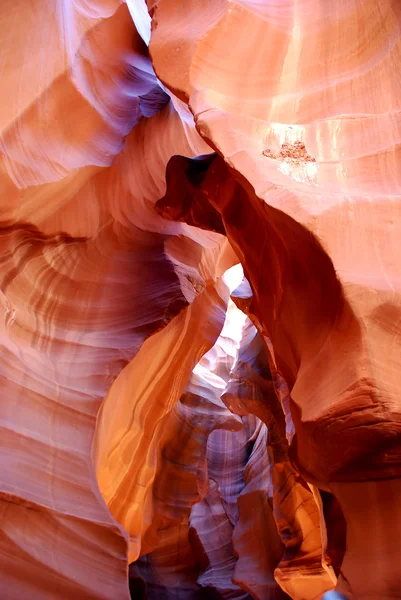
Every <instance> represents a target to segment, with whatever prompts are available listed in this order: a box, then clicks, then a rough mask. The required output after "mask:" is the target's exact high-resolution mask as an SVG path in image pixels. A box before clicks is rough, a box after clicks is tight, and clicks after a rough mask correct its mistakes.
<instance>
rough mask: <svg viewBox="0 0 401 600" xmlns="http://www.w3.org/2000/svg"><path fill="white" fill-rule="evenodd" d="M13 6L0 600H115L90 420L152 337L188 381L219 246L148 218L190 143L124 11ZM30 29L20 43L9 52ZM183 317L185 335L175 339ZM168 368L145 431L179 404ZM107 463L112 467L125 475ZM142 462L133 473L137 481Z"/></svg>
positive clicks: (4, 211)
mask: <svg viewBox="0 0 401 600" xmlns="http://www.w3.org/2000/svg"><path fill="white" fill-rule="evenodd" d="M19 8H20V9H18V7H16V6H15V5H14V6H13V10H12V11H7V10H6V11H5V13H4V14H5V17H4V20H3V21H2V27H3V28H4V31H6V32H9V34H7V35H9V37H10V39H9V44H8V45H7V47H6V49H4V52H3V55H2V58H3V61H2V68H3V71H2V77H3V78H2V85H3V98H4V103H3V105H2V106H3V108H4V110H3V112H2V118H3V120H2V138H1V140H2V141H1V152H2V154H1V183H2V189H3V194H2V197H1V201H0V202H1V226H0V247H1V265H0V280H1V295H0V299H1V304H2V311H1V315H2V318H1V325H0V326H1V333H0V340H1V346H2V361H1V388H2V391H1V394H2V398H3V399H4V402H2V403H1V427H2V435H1V444H2V456H3V462H2V473H1V498H0V512H1V525H2V526H1V542H0V544H1V552H0V556H1V559H0V570H1V581H2V597H3V598H5V599H7V600H14V599H20V598H25V597H26V598H33V599H35V598H38V599H41V600H42V599H43V598H45V597H47V598H68V599H70V598H72V597H77V598H96V599H97V598H105V599H111V598H113V599H114V598H121V599H122V598H128V597H129V593H128V583H127V571H128V541H129V540H128V532H129V533H131V530H130V528H129V527H128V526H127V529H126V530H125V529H123V528H122V527H121V525H119V524H118V522H117V521H116V520H115V519H114V517H113V516H112V515H115V516H117V517H118V518H120V521H124V524H125V517H123V516H122V515H123V511H124V509H125V506H126V503H125V499H124V497H123V496H122V498H121V500H120V501H119V502H116V503H113V502H112V501H111V500H110V510H109V509H108V508H107V507H106V504H105V502H104V498H103V497H102V495H101V493H100V491H99V487H98V481H97V479H96V470H95V465H94V460H93V459H92V444H93V442H94V443H95V449H96V452H99V457H102V456H103V455H107V457H109V455H111V458H110V460H111V461H112V460H113V456H112V451H113V448H115V447H116V446H118V443H119V442H120V438H119V435H120V434H121V435H122V432H121V431H120V432H118V431H117V432H116V431H114V430H113V425H114V424H116V426H119V424H118V422H117V423H115V422H114V421H112V420H110V422H109V423H108V424H107V427H105V426H104V424H102V421H101V419H100V420H99V426H100V429H101V431H104V438H102V435H99V434H98V435H97V436H96V439H94V434H95V428H96V419H97V416H98V412H99V408H100V406H101V403H102V401H103V400H104V398H105V397H106V395H107V392H108V390H109V389H110V392H109V395H108V396H107V398H108V401H106V402H105V405H104V410H103V412H102V414H107V410H108V402H109V398H111V400H110V401H111V402H113V390H114V389H117V390H121V389H125V388H126V387H128V381H130V379H129V378H130V376H132V372H134V373H135V372H136V373H138V369H141V368H143V363H142V362H141V361H143V360H144V358H145V360H146V357H147V356H149V355H148V354H147V352H149V351H152V345H150V346H149V344H148V345H147V346H145V347H144V348H143V350H142V351H141V352H140V353H139V354H138V351H139V349H140V348H141V346H142V344H143V342H144V341H145V339H146V338H147V337H149V336H150V335H151V334H153V333H155V332H157V331H159V330H160V334H158V337H157V336H156V337H154V338H152V340H153V341H152V342H151V344H155V343H157V344H159V346H158V349H160V350H161V349H162V348H164V349H165V351H166V352H172V351H173V350H175V351H176V355H175V364H177V361H178V360H179V358H177V357H178V356H179V352H178V349H179V348H182V350H181V352H185V356H186V360H187V365H186V366H185V365H184V367H183V368H182V371H181V377H182V378H184V379H185V377H187V375H186V373H188V374H189V372H190V370H191V368H192V367H191V365H194V364H196V362H197V361H198V359H199V358H200V356H201V355H202V353H204V352H205V351H206V350H207V349H208V348H209V347H210V346H212V345H213V343H214V341H215V339H216V337H217V336H218V334H219V331H220V329H221V326H222V324H223V321H224V314H225V310H224V307H225V304H226V302H227V298H228V290H227V288H226V286H225V285H224V284H223V283H222V282H220V283H218V284H217V287H215V282H216V281H217V280H218V277H219V274H221V273H222V272H224V271H225V269H226V268H227V266H230V264H231V263H230V260H229V261H228V263H227V261H226V259H225V258H224V257H225V248H226V242H225V241H224V240H223V239H222V238H221V237H220V236H216V235H214V234H212V235H209V234H204V233H201V232H197V231H195V230H193V229H192V230H191V229H190V228H187V227H184V228H182V227H181V226H178V227H177V226H176V225H173V226H171V225H169V224H168V223H166V222H164V221H163V220H162V219H160V218H158V217H157V215H155V213H154V210H153V203H154V202H155V201H156V199H157V198H159V197H160V195H161V194H163V191H164V189H165V183H164V171H165V165H166V163H167V160H168V158H169V157H170V156H171V154H172V153H173V151H172V146H174V151H176V149H177V147H180V148H181V150H182V151H183V152H184V153H186V154H188V155H189V156H191V155H194V154H199V153H202V152H204V151H205V149H206V148H207V147H206V145H205V143H204V142H202V140H201V139H200V138H199V136H198V135H197V134H196V132H195V130H194V129H193V128H192V129H190V127H189V126H188V125H187V123H186V121H185V119H184V118H182V119H181V117H180V116H179V115H178V113H177V112H176V111H175V109H174V107H173V106H172V105H171V103H169V104H167V106H166V103H167V102H168V100H169V98H168V96H167V95H166V94H165V93H164V92H163V91H162V90H161V88H160V87H159V86H158V84H157V81H156V78H155V76H154V73H153V70H152V67H151V64H150V60H149V57H148V54H147V49H146V46H145V44H144V43H143V41H142V40H141V38H140V37H139V35H138V34H137V32H136V30H135V26H134V24H133V22H132V19H131V17H130V14H129V12H128V10H127V7H126V6H125V5H119V4H118V3H117V2H103V3H102V2H96V3H75V4H73V3H69V2H67V3H62V5H61V4H60V6H59V7H58V8H57V10H56V7H54V8H52V9H49V8H48V7H47V6H45V5H44V4H43V3H40V2H37V3H35V5H32V6H31V5H30V4H29V5H23V6H20V7H19ZM11 32H13V37H11ZM15 32H18V36H16V35H15ZM30 33H32V34H34V37H33V39H30V43H29V46H28V45H26V44H22V45H20V46H18V47H17V42H18V43H19V41H18V40H24V39H25V38H28V37H29V34H30ZM44 42H45V43H44ZM49 44H50V45H51V46H52V49H53V50H52V53H50V54H49V53H48V47H49ZM18 65H22V72H21V73H19V74H17V73H16V68H17V66H18ZM18 82H20V83H18ZM143 117H147V118H148V120H145V119H143ZM141 118H142V120H141V121H140V119H141ZM139 121H140V123H139ZM138 123H139V124H138ZM137 124H138V125H137ZM135 125H137V127H136V128H134V129H132V128H133V127H134V126H135ZM156 131H157V132H158V133H157V136H156V137H155V135H154V133H155V132H156ZM152 132H153V133H152ZM117 154H118V157H117V158H116V155H117ZM226 263H227V264H226ZM197 294H200V295H199V299H198V302H197V303H196V305H193V306H192V305H191V308H190V309H189V310H188V311H187V310H185V308H186V307H187V306H188V305H189V304H191V303H192V301H193V300H194V298H195V296H196V295H197ZM181 311H184V312H181ZM179 313H180V316H179V318H178V320H177V321H175V320H174V321H173V324H172V325H171V327H167V328H166V329H165V330H164V329H163V328H164V327H165V326H166V325H167V324H168V323H169V322H170V321H171V320H172V319H173V317H174V316H175V315H177V314H179ZM206 315H207V319H208V326H207V327H206V321H205V319H206ZM194 321H195V323H196V327H198V328H199V336H198V337H197V338H196V339H193V337H192V334H191V336H189V334H188V327H193V323H194ZM202 323H203V324H204V325H203V326H202ZM162 329H163V331H161V330H162ZM164 332H165V333H164ZM193 332H194V331H193V330H192V333H193ZM153 347H154V346H153ZM184 348H185V350H184ZM135 356H138V360H136V361H134V363H131V361H132V360H133V358H134V357H135ZM160 360H161V361H162V360H163V354H162V353H161V354H160ZM127 364H128V367H127V369H126V370H123V369H124V367H125V366H126V365H127ZM141 365H142V367H141ZM166 366H167V365H166ZM155 367H156V363H155ZM180 368H181V366H180ZM122 370H123V373H122V374H121V375H122V376H121V379H119V378H118V377H117V376H118V375H119V374H120V372H121V371H122ZM178 372H179V369H177V379H176V384H177V389H176V390H175V389H174V385H173V384H172V381H171V380H170V379H169V380H168V381H169V386H168V387H169V388H170V389H171V390H172V395H171V397H167V396H166V398H164V402H165V406H163V407H160V410H159V412H157V414H156V413H154V419H155V421H157V420H161V419H162V417H163V415H164V413H165V412H166V406H167V407H168V406H170V405H169V403H170V404H171V403H172V402H173V401H174V398H175V397H176V395H177V394H178V396H177V397H179V393H180V392H179V387H180V385H181V383H179V377H180V376H179V375H178ZM116 377H117V381H116V384H115V386H114V387H113V386H112V383H113V381H114V380H115V379H116ZM149 378H150V379H151V378H152V374H151V373H150V372H149ZM153 379H155V377H154V376H153ZM125 380H126V381H125ZM154 383H155V385H156V384H157V382H156V381H154ZM185 383H186V382H185ZM136 385H137V384H135V386H136ZM163 385H164V386H166V385H167V382H166V381H165V382H164V384H163ZM135 386H134V387H135ZM154 393H155V394H156V392H155V391H154ZM175 394H176V395H175ZM133 396H135V392H134V388H133V389H132V390H130V391H129V393H128V399H129V400H130V401H133ZM143 400H144V398H143ZM119 402H120V403H121V404H123V398H122V397H121V398H119ZM133 410H134V408H132V407H131V413H132V411H133ZM135 410H136V413H135V415H136V416H138V414H139V412H140V414H141V416H140V417H138V418H139V422H138V423H136V424H135V427H136V429H137V430H138V431H139V430H141V427H144V434H145V435H152V432H153V431H154V426H155V425H156V422H155V423H152V428H151V430H150V432H149V431H148V430H147V429H146V427H147V424H148V421H149V416H147V415H146V411H144V409H143V406H142V405H140V406H139V407H136V408H135ZM125 414H126V413H124V412H123V410H122V412H121V415H120V418H121V417H123V418H124V416H125ZM117 417H118V415H116V418H117ZM132 435H134V434H133V432H132V431H131V436H132ZM108 442H110V444H113V447H108V445H107V443H108ZM124 443H126V441H125V442H124ZM137 443H138V445H139V446H140V444H141V442H140V439H139V438H138V439H137ZM141 449H142V450H143V442H142V446H141ZM130 450H131V448H130V447H129V448H128V451H130ZM121 452H122V454H121V455H120V456H119V458H118V459H117V462H119V464H121V465H125V466H126V469H127V470H128V469H129V464H128V463H129V460H128V458H127V459H126V458H125V457H126V455H124V452H123V447H121ZM151 452H152V449H150V450H149V454H151ZM142 458H143V461H144V462H143V464H139V463H138V464H137V465H136V468H137V470H139V471H143V470H145V471H146V475H142V477H144V478H145V480H147V479H148V477H149V476H150V475H149V473H150V471H151V468H150V467H149V466H148V462H147V459H146V452H145V453H144V454H143V455H142ZM126 461H127V462H126ZM149 461H150V464H151V462H152V461H151V459H149ZM101 465H102V466H103V463H101ZM106 466H107V469H108V470H107V474H108V477H109V480H108V481H107V486H106V485H105V487H107V490H103V489H102V491H104V497H106V498H107V499H108V500H109V497H110V495H111V492H110V491H109V490H110V489H111V490H113V489H114V487H116V488H117V487H119V489H125V488H124V485H126V484H125V483H124V481H123V479H124V475H126V474H125V471H124V470H123V471H122V472H121V473H120V474H115V473H114V471H113V468H114V467H113V464H112V466H111V467H110V466H109V464H107V465H106ZM106 466H105V468H106ZM127 477H128V475H127ZM99 483H100V486H101V487H102V488H103V484H102V478H101V476H100V477H99ZM121 493H122V492H121ZM110 511H111V512H110ZM136 527H137V529H138V530H139V531H141V525H140V524H139V522H138V524H137V526H136ZM135 531H136V530H135ZM134 547H135V544H134Z"/></svg>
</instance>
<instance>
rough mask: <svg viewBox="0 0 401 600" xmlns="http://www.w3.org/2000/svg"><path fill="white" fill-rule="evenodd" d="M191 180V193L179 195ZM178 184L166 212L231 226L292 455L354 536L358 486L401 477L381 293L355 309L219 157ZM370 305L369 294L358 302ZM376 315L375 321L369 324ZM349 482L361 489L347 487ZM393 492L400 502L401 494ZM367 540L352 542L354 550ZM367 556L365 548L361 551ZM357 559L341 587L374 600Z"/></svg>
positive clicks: (308, 244)
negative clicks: (282, 393)
mask: <svg viewBox="0 0 401 600" xmlns="http://www.w3.org/2000/svg"><path fill="white" fill-rule="evenodd" d="M200 164H201V167H199V168H198V165H200ZM196 169H197V171H198V173H196ZM184 178H186V179H187V181H188V183H187V185H184V186H182V185H180V187H178V186H177V182H178V181H180V182H181V181H182V180H183V179H184ZM167 182H168V189H167V194H166V196H165V197H164V198H163V199H162V200H161V201H159V203H158V209H159V212H161V214H163V215H164V216H168V217H171V216H172V217H173V218H175V219H179V220H183V221H186V222H188V223H192V224H196V225H197V226H200V227H202V228H207V227H208V222H210V228H211V229H213V230H215V229H216V223H217V224H218V227H219V229H220V230H223V229H225V230H226V233H227V236H228V239H229V240H230V242H231V243H232V245H233V248H234V250H235V251H236V253H237V255H238V256H239V258H240V259H241V262H242V263H243V266H244V272H245V275H246V276H247V278H248V280H249V283H250V286H251V288H252V291H253V298H252V300H251V302H250V305H249V311H250V313H251V314H253V315H255V317H256V321H257V324H258V326H259V328H260V331H261V332H262V334H263V335H266V336H268V337H269V339H271V341H272V345H273V349H274V357H275V362H276V364H277V368H278V371H279V373H280V374H281V375H284V377H285V380H286V381H287V382H288V384H289V389H290V392H291V399H290V407H291V414H292V419H293V421H294V425H295V431H296V434H295V436H294V438H293V440H292V443H291V447H290V454H291V455H292V458H293V460H294V461H295V463H296V465H297V466H298V469H299V470H300V472H301V474H302V475H303V476H304V477H305V479H306V480H307V481H309V482H310V483H313V484H314V485H316V486H317V487H321V488H323V489H326V490H328V491H333V492H334V489H335V490H336V492H335V496H336V497H337V499H338V500H339V502H340V505H341V508H342V512H343V513H344V515H345V517H346V520H347V512H348V511H350V512H349V513H348V514H349V520H347V531H351V532H352V531H353V528H352V527H351V526H350V527H348V524H349V525H351V523H352V524H354V523H356V522H358V521H359V518H358V517H357V516H356V514H355V505H354V503H352V506H347V503H348V502H350V494H351V492H350V490H351V489H353V488H352V482H355V488H354V489H355V497H358V494H360V492H357V491H356V490H358V489H363V485H361V486H359V485H358V482H360V481H362V482H363V481H366V482H372V481H373V482H375V480H377V479H379V480H380V479H385V478H389V477H396V476H397V475H398V474H399V470H400V462H399V431H398V430H399V414H400V413H399V412H398V411H397V405H396V404H395V398H394V391H393V390H392V389H391V388H389V385H388V382H387V381H384V379H383V375H382V373H381V372H380V371H378V370H377V363H376V362H375V360H377V358H375V357H376V349H375V348H374V347H372V346H371V343H370V340H371V337H372V335H373V334H374V332H377V328H374V327H373V326H372V327H371V328H370V329H367V328H366V326H365V327H364V320H363V317H364V316H365V315H366V317H365V318H368V316H369V310H373V311H374V310H378V307H377V302H378V301H379V300H378V296H377V295H371V296H370V304H368V305H367V306H364V305H363V304H362V306H359V310H356V306H355V301H357V300H358V296H357V297H356V298H355V297H353V299H352V301H351V300H350V299H349V296H348V295H346V294H345V289H344V286H343V285H342V282H341V281H340V279H339V278H338V276H337V274H336V272H335V269H334V266H333V263H332V261H331V260H330V258H329V257H328V255H327V253H326V252H325V250H324V249H323V247H322V245H321V244H320V242H319V241H318V239H317V238H316V237H315V236H313V235H312V234H311V232H310V231H308V229H306V228H305V227H304V226H303V225H301V224H299V223H297V222H296V221H295V220H294V219H292V218H291V217H289V216H288V215H286V214H285V213H284V212H282V211H278V210H277V209H275V208H273V207H270V206H269V205H267V204H266V203H264V202H263V201H262V200H260V199H259V198H258V197H257V196H256V194H255V192H254V190H253V188H252V187H251V186H250V184H249V183H248V182H247V181H246V180H245V179H244V177H243V176H242V175H240V174H239V173H238V172H237V171H235V170H233V169H231V168H230V167H228V166H227V164H226V163H225V162H224V161H223V160H222V158H220V157H219V156H217V155H216V156H215V157H214V158H212V157H207V158H205V159H202V160H200V159H197V160H187V159H184V158H183V157H174V158H173V159H171V160H170V162H169V166H168V176H167ZM192 190H194V192H193V191H192ZM198 204H201V205H202V211H201V212H200V211H199V210H198V209H197V205H198ZM261 264H262V265H264V264H266V265H269V278H268V281H267V280H266V279H264V278H263V277H261V270H260V265H261ZM317 273H318V274H319V278H317V277H316V274H317ZM310 297H312V298H313V302H310V300H309V298H310ZM364 298H365V299H366V294H364V293H363V290H361V293H360V296H359V299H360V300H362V299H364ZM368 298H369V296H368ZM375 306H376V309H375V308H374V307H375ZM361 311H362V312H361ZM363 311H365V312H363ZM366 311H368V312H366ZM372 318H373V316H372V313H370V317H369V319H370V323H372ZM380 336H381V338H382V339H383V338H384V337H385V336H388V337H389V338H390V339H392V340H393V344H394V343H395V344H397V338H394V339H393V336H394V332H393V330H392V329H383V328H382V329H381V330H380ZM379 339H380V338H379ZM337 356H338V357H340V358H336V359H335V358H334V357H337ZM394 360H395V357H394ZM323 365H324V366H325V367H326V368H325V369H324V368H323ZM329 367H330V369H332V370H330V369H329ZM333 373H336V374H337V378H336V379H335V380H333ZM391 376H392V377H393V378H395V377H396V374H395V373H392V374H391ZM319 392H320V396H319V395H318V393H319ZM372 394H373V396H372ZM323 398H324V399H325V403H324V402H323V401H322V399H323ZM340 432H341V439H342V443H341V444H340V443H339V442H338V434H339V433H340ZM372 444H373V446H372ZM341 481H343V482H350V484H345V485H344V486H343V485H342V484H341V483H337V482H341ZM385 487H387V484H386V483H385V482H383V483H375V484H374V486H373V487H371V488H370V490H369V493H371V494H373V493H375V492H373V490H374V489H377V490H378V489H380V488H382V489H385ZM368 489H369V488H368ZM393 489H394V490H395V489H397V488H395V487H394V486H393ZM343 490H344V492H343ZM342 493H344V497H342ZM377 493H379V492H378V491H377ZM390 496H391V501H390V503H392V502H394V501H395V497H396V496H395V495H394V493H392V494H391V495H390ZM359 501H361V496H359ZM371 510H372V511H373V514H374V515H375V518H376V519H380V518H381V517H380V514H381V510H380V506H379V505H378V504H377V503H376V504H375V503H374V507H372V508H371ZM375 511H376V512H375ZM356 543H357V541H356V540H352V538H351V535H348V538H347V549H348V548H349V547H350V545H352V544H356ZM363 552H364V550H363V548H360V549H359V553H363ZM375 554H376V553H374V552H370V551H369V552H368V556H367V560H368V561H372V560H373V556H375ZM355 556H356V552H355V553H351V552H346V554H345V557H344V563H343V568H342V571H341V575H340V580H339V581H340V583H339V585H340V586H342V587H340V589H345V590H348V591H349V592H350V593H359V592H358V590H359V589H361V591H362V593H364V592H363V589H364V588H363V582H362V581H361V579H360V576H359V574H358V568H357V564H356V558H355ZM344 565H345V566H344ZM396 581H397V577H396V576H394V577H392V578H391V579H390V580H384V581H382V582H381V583H379V584H378V586H379V587H380V586H383V588H380V589H382V590H383V594H387V593H390V596H391V593H392V592H391V590H392V589H393V588H392V586H393V585H395V582H396ZM353 586H355V587H356V590H357V591H356V592H355V589H354V588H353ZM390 596H389V597H390Z"/></svg>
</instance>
